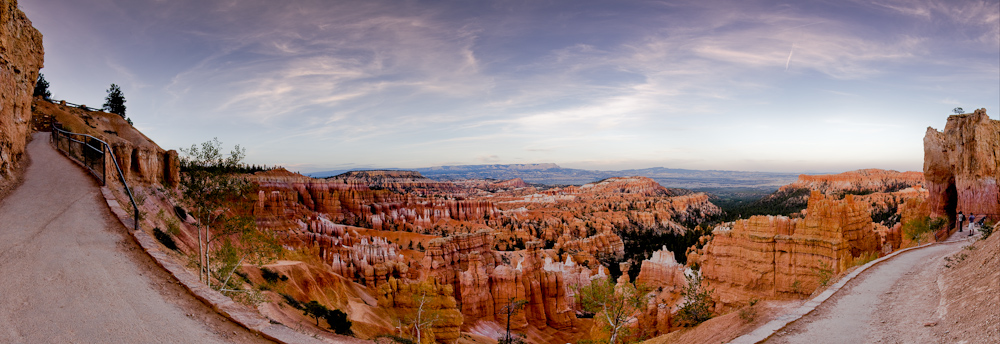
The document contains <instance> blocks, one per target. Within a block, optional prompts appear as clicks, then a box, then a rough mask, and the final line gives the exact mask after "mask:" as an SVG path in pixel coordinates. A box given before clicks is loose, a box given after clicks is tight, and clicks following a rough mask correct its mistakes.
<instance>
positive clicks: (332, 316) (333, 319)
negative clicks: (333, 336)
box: [323, 309, 354, 336]
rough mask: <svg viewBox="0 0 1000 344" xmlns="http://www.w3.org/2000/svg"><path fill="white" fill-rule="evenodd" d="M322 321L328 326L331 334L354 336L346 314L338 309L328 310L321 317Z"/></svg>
mask: <svg viewBox="0 0 1000 344" xmlns="http://www.w3.org/2000/svg"><path fill="white" fill-rule="evenodd" d="M323 319H324V320H326V323H327V324H328V325H330V329H331V330H333V332H336V333H337V334H342V335H345V336H353V335H354V331H352V330H351V325H352V324H351V321H350V320H348V319H347V313H344V311H341V310H339V309H333V310H329V311H327V312H326V314H325V315H323Z"/></svg>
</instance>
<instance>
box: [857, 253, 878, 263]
mask: <svg viewBox="0 0 1000 344" xmlns="http://www.w3.org/2000/svg"><path fill="white" fill-rule="evenodd" d="M876 259H878V252H875V251H868V252H862V253H861V255H859V256H857V257H854V258H853V259H852V260H851V266H862V265H865V264H868V263H871V262H872V261H873V260H876Z"/></svg>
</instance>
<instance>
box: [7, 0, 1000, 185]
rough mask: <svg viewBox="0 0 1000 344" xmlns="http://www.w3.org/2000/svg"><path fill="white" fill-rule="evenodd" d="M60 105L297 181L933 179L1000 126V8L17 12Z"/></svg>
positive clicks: (514, 4)
mask: <svg viewBox="0 0 1000 344" xmlns="http://www.w3.org/2000/svg"><path fill="white" fill-rule="evenodd" d="M18 5H19V7H20V8H21V9H22V10H23V11H24V12H25V13H26V14H27V15H28V18H29V19H31V21H32V22H33V24H34V26H35V27H36V28H37V29H38V30H39V31H40V32H41V33H42V35H43V37H44V38H43V42H44V45H45V67H44V68H43V69H42V70H41V72H42V73H43V74H44V75H45V78H46V79H47V80H48V81H49V82H50V85H51V86H50V90H51V91H52V93H53V98H55V99H63V100H67V101H69V102H73V103H82V104H86V105H89V106H93V107H99V106H100V105H101V104H102V103H103V102H104V97H105V96H106V95H107V93H106V90H107V89H108V86H109V85H110V84H111V83H116V84H118V85H119V86H121V88H122V91H123V92H124V94H125V99H126V101H127V102H126V106H127V112H126V115H127V116H128V117H129V118H131V119H132V120H133V121H134V123H135V126H136V127H137V128H138V129H139V130H141V131H142V132H143V133H145V134H146V135H147V136H149V137H150V138H151V139H153V140H154V141H156V142H157V143H158V144H159V145H160V146H161V147H163V148H164V149H179V148H182V147H190V146H191V145H192V144H198V143H201V142H205V141H208V140H211V139H212V138H214V137H217V138H218V139H219V140H220V141H222V142H223V144H224V146H225V147H226V148H227V149H228V148H231V147H232V146H233V145H236V144H238V145H240V146H241V147H243V148H245V149H246V151H247V158H246V162H248V163H252V164H267V165H282V166H285V167H287V168H289V169H290V170H293V171H301V172H303V173H308V172H315V171H323V170H334V169H351V168H419V167H430V166H441V165H475V164H524V163H557V164H559V165H560V166H562V167H570V168H584V169H598V170H620V169H632V168H647V167H668V168H685V169H716V170H742V171H770V172H842V171H849V170H855V169H861V168H884V169H894V170H901V171H907V170H916V171H919V170H922V166H923V136H924V134H925V132H926V130H927V127H929V126H930V127H934V128H936V129H939V130H940V129H943V126H944V124H945V121H946V118H947V116H948V115H949V114H951V113H952V109H954V108H955V107H962V108H964V109H965V110H966V112H971V111H972V110H973V109H978V108H986V109H987V113H988V114H989V115H990V117H991V118H994V119H997V118H998V117H1000V0H987V1H971V0H940V1H939V0H906V1H904V0H877V1H869V0H830V1H756V0H739V1H714V0H693V1H686V0H685V1H629V0H621V1H587V0H567V1H543V0H520V1H485V0H478V1H473V0H462V1H446V0H445V1H379V0H369V1H296V0H288V1H273V0H261V1H253V0H247V1H242V0H229V1H202V0H149V1H135V0H20V1H19V2H18Z"/></svg>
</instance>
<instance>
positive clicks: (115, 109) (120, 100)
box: [104, 84, 126, 118]
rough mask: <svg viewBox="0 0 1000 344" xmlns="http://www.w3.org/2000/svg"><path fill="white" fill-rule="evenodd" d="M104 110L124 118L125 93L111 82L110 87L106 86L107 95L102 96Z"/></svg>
mask: <svg viewBox="0 0 1000 344" xmlns="http://www.w3.org/2000/svg"><path fill="white" fill-rule="evenodd" d="M104 111H107V112H110V113H114V114H118V115H119V116H122V118H126V117H125V94H123V93H122V89H121V87H118V85H115V84H111V87H110V88H108V96H107V97H105V98H104Z"/></svg>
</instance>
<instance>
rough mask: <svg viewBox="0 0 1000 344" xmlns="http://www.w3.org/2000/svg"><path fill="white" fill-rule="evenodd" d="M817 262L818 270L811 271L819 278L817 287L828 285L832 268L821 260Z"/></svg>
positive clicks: (831, 275) (831, 276)
mask: <svg viewBox="0 0 1000 344" xmlns="http://www.w3.org/2000/svg"><path fill="white" fill-rule="evenodd" d="M818 261H819V268H815V269H813V273H815V274H816V277H817V278H819V285H821V286H824V287H825V286H827V285H828V284H830V280H831V279H832V278H833V267H832V266H830V264H829V263H827V262H824V261H822V260H818Z"/></svg>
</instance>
